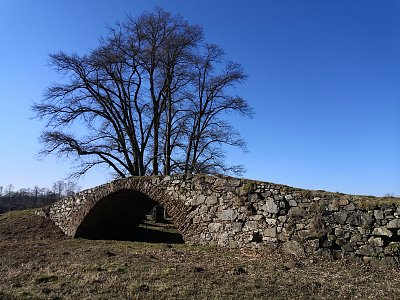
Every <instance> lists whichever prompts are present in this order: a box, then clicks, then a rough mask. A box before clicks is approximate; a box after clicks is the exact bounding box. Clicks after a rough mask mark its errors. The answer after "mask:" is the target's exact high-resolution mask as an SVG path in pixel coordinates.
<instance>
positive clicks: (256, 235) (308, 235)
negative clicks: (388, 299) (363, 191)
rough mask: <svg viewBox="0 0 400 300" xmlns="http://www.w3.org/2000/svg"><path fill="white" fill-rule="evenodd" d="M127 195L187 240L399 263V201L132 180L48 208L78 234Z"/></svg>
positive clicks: (252, 184) (273, 187)
mask: <svg viewBox="0 0 400 300" xmlns="http://www.w3.org/2000/svg"><path fill="white" fill-rule="evenodd" d="M122 189H132V190H134V191H138V192H140V193H143V194H144V195H146V196H148V197H149V198H150V199H152V200H154V201H155V202H157V203H160V204H161V205H163V206H164V207H165V208H166V210H167V212H168V213H169V214H170V215H171V216H172V218H173V220H174V222H175V224H176V226H177V228H178V229H179V230H180V232H181V233H182V235H183V237H184V239H185V241H187V242H192V243H201V244H215V245H220V246H228V247H264V246H276V247H281V248H282V249H283V250H284V251H286V252H288V253H292V254H295V255H307V254H311V253H318V252H321V251H329V252H331V253H332V254H333V255H334V256H336V257H343V256H347V257H358V258H361V259H363V260H372V259H375V260H376V259H380V260H383V261H385V262H387V263H395V262H397V260H398V257H399V252H400V218H399V217H400V200H399V199H398V198H375V197H365V196H364V197H363V196H352V195H344V194H338V193H328V192H324V191H309V190H302V189H297V188H292V187H288V186H284V185H278V184H273V183H266V182H258V181H251V180H246V179H238V178H232V177H222V176H206V175H195V176H191V175H190V176H189V175H188V176H184V175H178V176H166V177H161V176H160V177H131V178H127V179H122V180H118V181H114V182H111V183H109V184H105V185H102V186H100V187H97V188H94V189H91V190H87V191H83V192H82V193H80V194H78V195H76V196H74V197H69V198H65V199H63V200H61V201H60V202H58V203H56V204H55V205H53V206H52V207H51V208H50V211H49V214H50V217H51V218H52V219H53V220H54V221H55V223H56V224H57V225H59V226H60V227H61V228H62V229H63V230H64V232H66V233H67V234H68V235H71V236H74V234H75V232H76V230H77V228H78V227H79V224H80V223H81V222H82V221H83V220H84V218H85V215H87V214H88V212H89V211H90V209H91V208H93V207H94V206H95V205H96V203H97V202H98V201H101V199H103V198H104V197H106V196H109V195H112V194H113V193H116V192H117V191H119V190H122ZM134 203H135V202H134V199H132V205H134ZM116 209H117V208H116Z"/></svg>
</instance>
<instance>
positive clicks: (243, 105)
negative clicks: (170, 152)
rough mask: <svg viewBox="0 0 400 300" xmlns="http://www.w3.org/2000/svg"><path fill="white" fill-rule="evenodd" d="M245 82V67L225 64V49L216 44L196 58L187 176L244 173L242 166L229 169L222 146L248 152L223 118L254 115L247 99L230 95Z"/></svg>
mask: <svg viewBox="0 0 400 300" xmlns="http://www.w3.org/2000/svg"><path fill="white" fill-rule="evenodd" d="M245 79H246V75H245V74H244V72H243V70H242V68H241V66H240V65H239V64H236V63H233V62H230V61H225V60H224V52H223V50H222V49H221V48H219V47H218V46H216V45H213V44H208V45H206V46H205V49H204V52H203V53H202V54H200V55H198V56H197V57H196V58H195V60H194V72H193V82H194V85H193V91H192V93H191V94H189V95H188V97H189V100H190V106H189V111H188V114H187V119H186V122H187V123H188V124H189V125H188V131H187V139H188V141H187V143H186V144H185V151H186V159H185V163H184V171H185V173H188V172H189V173H216V172H222V173H224V172H228V171H233V172H234V173H242V172H243V167H242V166H232V167H227V166H225V164H224V163H223V158H224V152H223V151H221V145H223V144H226V145H230V146H235V147H240V148H242V149H243V150H245V146H246V144H245V142H244V140H243V139H242V138H240V135H239V134H238V133H237V132H236V131H235V130H234V128H233V127H232V126H231V125H230V124H229V123H227V122H226V121H224V120H222V119H221V118H220V117H221V116H222V115H224V114H226V113H228V112H238V113H240V114H242V115H245V116H250V117H251V116H252V110H251V109H250V107H249V106H248V104H247V102H246V101H245V100H244V99H242V98H241V97H238V96H231V95H229V94H228V93H227V92H229V89H231V88H232V87H233V86H235V85H236V84H238V83H241V82H242V81H243V80H245Z"/></svg>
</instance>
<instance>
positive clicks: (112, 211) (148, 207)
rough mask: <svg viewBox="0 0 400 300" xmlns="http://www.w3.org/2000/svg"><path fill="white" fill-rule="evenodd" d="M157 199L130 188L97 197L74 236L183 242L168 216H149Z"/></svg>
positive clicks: (157, 205)
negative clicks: (155, 218)
mask: <svg viewBox="0 0 400 300" xmlns="http://www.w3.org/2000/svg"><path fill="white" fill-rule="evenodd" d="M154 207H159V203H157V202H156V201H154V200H153V199H151V198H150V197H148V196H147V195H145V194H143V193H141V192H138V191H134V190H129V189H124V190H120V191H118V192H115V193H112V194H110V195H108V196H106V197H104V198H103V199H101V200H99V201H98V202H97V203H96V204H95V205H94V207H92V209H91V210H90V211H89V213H88V214H87V215H86V216H85V218H84V219H83V221H82V222H81V224H80V225H79V226H78V228H77V230H76V233H75V237H82V238H86V239H100V240H124V241H142V242H153V243H183V242H184V240H183V237H182V235H181V234H180V233H179V232H178V230H177V229H176V227H175V225H174V224H173V222H172V219H171V218H167V219H164V220H162V222H160V220H152V218H149V214H150V213H151V212H152V210H153V208H154Z"/></svg>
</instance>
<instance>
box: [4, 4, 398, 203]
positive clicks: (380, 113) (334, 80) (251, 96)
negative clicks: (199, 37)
mask: <svg viewBox="0 0 400 300" xmlns="http://www.w3.org/2000/svg"><path fill="white" fill-rule="evenodd" d="M155 6H160V7H163V8H164V9H166V10H169V11H171V12H173V13H180V14H181V15H182V16H183V17H184V18H186V19H187V20H188V21H189V22H190V23H195V24H199V25H202V26H203V28H204V31H205V34H206V39H207V40H208V41H209V42H214V43H217V44H219V45H220V46H221V47H222V48H224V49H225V51H226V53H227V55H228V57H229V58H230V59H232V60H234V61H237V62H239V63H241V64H242V65H243V67H244V69H245V71H246V73H247V74H249V79H248V80H247V82H246V83H245V84H243V85H242V86H241V87H240V88H238V89H237V93H238V94H240V95H241V96H243V97H244V98H246V99H247V100H248V101H249V103H250V104H251V106H252V107H253V108H254V110H255V112H256V115H255V118H254V119H252V120H239V119H238V120H236V119H235V120H233V122H234V124H235V125H236V127H237V129H238V130H239V131H240V132H241V133H242V134H243V136H244V137H245V138H246V140H247V142H248V149H249V153H247V154H243V153H241V152H238V151H229V152H228V162H231V163H234V164H237V163H243V164H244V165H245V166H246V168H247V170H248V171H247V173H246V174H245V177H247V178H252V179H259V180H264V181H271V182H276V183H282V184H287V185H291V186H296V187H302V188H311V189H324V190H330V191H334V192H336V191H339V192H344V193H354V194H372V195H378V196H379V195H384V194H387V193H392V194H395V195H400V18H399V15H400V1H395V0H387V1H376V0H373V1H368V0H358V1H357V0H353V1H348V0H343V1H341V0H331V1H317V0H314V1H311V0H291V1H289V0H288V1H272V0H258V1H247V2H246V1H232V0H230V1H228V0H226V1H223V0H219V1H215V0H213V1H211V0H206V1H186V0H166V1H149V0H140V1H139V0H131V1H127V0H126V1H125V0H118V1H108V0H107V1H106V0H85V1H81V0H57V1H54V0H37V1H31V0H12V1H6V0H0V103H1V107H0V128H1V129H0V143H1V144H0V185H3V186H5V185H7V184H13V185H14V186H15V187H16V188H21V187H32V186H34V185H36V184H37V185H39V186H42V187H51V185H52V183H53V182H55V181H57V180H59V179H63V178H64V177H65V176H66V174H67V173H68V170H69V163H68V161H66V160H64V159H57V158H52V157H49V158H47V159H45V160H44V161H39V160H38V159H37V158H36V155H37V153H38V151H39V149H40V145H39V143H38V139H37V138H38V136H39V134H40V130H41V129H42V126H43V125H44V124H43V123H41V122H39V121H38V120H32V119H30V118H31V117H32V116H33V114H32V112H31V111H30V106H31V105H32V103H33V102H34V101H39V100H40V99H41V97H42V94H43V91H44V90H45V88H46V87H47V86H49V85H50V83H52V82H56V81H57V80H58V78H57V75H56V73H54V72H52V71H51V69H50V68H49V67H48V65H47V64H48V54H49V53H53V52H57V51H59V50H64V51H66V52H74V51H76V52H78V53H85V52H86V51H88V50H89V49H91V48H94V47H96V45H97V44H98V39H99V38H100V37H101V36H102V35H105V34H106V32H107V31H106V29H105V27H106V25H107V24H110V25H113V24H114V23H115V22H116V21H118V20H121V21H123V20H124V19H125V16H126V14H130V15H132V16H136V15H138V14H140V13H142V12H143V11H145V10H149V9H152V8H153V7H155ZM109 179H110V176H109V175H108V174H106V173H105V172H104V171H103V170H98V171H97V172H91V173H88V174H87V175H86V176H85V177H84V178H82V179H81V180H80V181H79V182H78V184H79V185H80V186H82V187H83V188H86V187H91V186H94V185H97V184H101V183H103V182H105V181H108V180H109Z"/></svg>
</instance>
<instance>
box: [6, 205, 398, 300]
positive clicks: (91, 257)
mask: <svg viewBox="0 0 400 300" xmlns="http://www.w3.org/2000/svg"><path fill="white" fill-rule="evenodd" d="M0 253H1V257H0V274H1V276H0V299H332V298H333V299H398V298H400V276H398V270H397V269H394V268H392V269H379V268H373V267H371V266H368V265H365V264H361V263H356V262H350V261H346V260H336V261H335V260H332V259H330V258H328V257H325V258H322V257H316V258H308V259H303V260H296V259H294V258H293V257H289V256H285V255H283V254H280V253H278V252H277V251H271V250H264V251H255V250H245V249H243V250H230V249H221V248H216V247H208V246H191V245H184V244H173V245H169V244H163V243H158V244H150V243H137V242H120V241H90V240H83V239H66V238H64V237H63V235H62V234H61V233H60V232H59V231H58V230H57V228H54V226H52V225H51V224H50V223H49V222H47V221H45V220H43V219H41V218H40V217H38V216H34V215H33V214H32V213H18V214H15V215H12V216H7V217H4V216H3V217H2V218H0Z"/></svg>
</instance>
